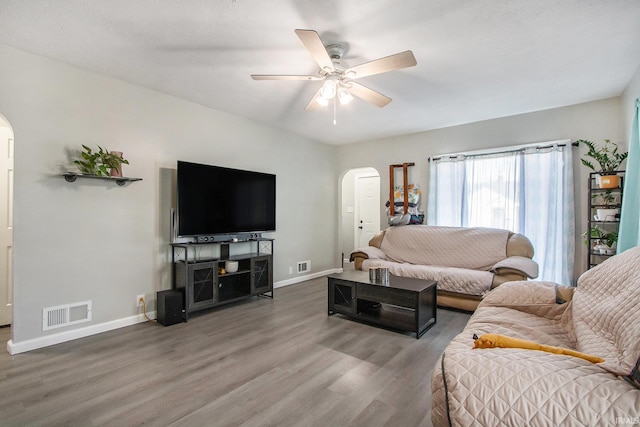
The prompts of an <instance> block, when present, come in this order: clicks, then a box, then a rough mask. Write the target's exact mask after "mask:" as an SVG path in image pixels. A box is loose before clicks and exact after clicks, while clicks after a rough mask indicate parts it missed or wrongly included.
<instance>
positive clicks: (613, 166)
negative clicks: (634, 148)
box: [576, 139, 629, 188]
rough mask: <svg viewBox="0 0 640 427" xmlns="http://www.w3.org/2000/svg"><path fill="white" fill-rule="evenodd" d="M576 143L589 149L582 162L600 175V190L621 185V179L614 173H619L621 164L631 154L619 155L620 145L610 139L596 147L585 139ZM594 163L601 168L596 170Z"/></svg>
mask: <svg viewBox="0 0 640 427" xmlns="http://www.w3.org/2000/svg"><path fill="white" fill-rule="evenodd" d="M576 142H577V143H578V144H584V145H586V146H587V147H588V149H589V150H588V151H587V153H586V154H585V156H586V157H582V158H581V159H580V161H582V164H583V165H585V166H586V167H588V168H589V169H591V170H593V171H594V172H599V173H600V175H599V179H598V185H599V186H600V188H616V187H618V186H619V185H620V177H619V176H618V175H616V174H615V173H613V172H615V171H617V169H618V167H619V166H620V164H621V163H622V162H623V161H624V160H625V159H626V158H627V156H628V155H629V152H628V151H625V152H624V153H619V152H618V144H616V143H615V142H611V140H609V139H605V140H604V144H602V145H600V146H596V144H595V143H593V142H591V141H587V140H585V139H580V140H578V141H576ZM594 163H597V164H598V166H599V167H598V168H596V166H595V164H594Z"/></svg>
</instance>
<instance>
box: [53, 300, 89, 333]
mask: <svg viewBox="0 0 640 427" xmlns="http://www.w3.org/2000/svg"><path fill="white" fill-rule="evenodd" d="M89 321H91V301H83V302H77V303H74V304H65V305H58V306H56V307H47V308H43V309H42V330H43V331H46V330H49V329H56V328H61V327H63V326H70V325H75V324H76V323H84V322H89Z"/></svg>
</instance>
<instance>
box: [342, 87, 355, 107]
mask: <svg viewBox="0 0 640 427" xmlns="http://www.w3.org/2000/svg"><path fill="white" fill-rule="evenodd" d="M338 100H339V101H340V105H347V104H348V103H350V102H351V101H353V95H351V92H349V89H347V88H346V87H343V86H340V87H339V88H338Z"/></svg>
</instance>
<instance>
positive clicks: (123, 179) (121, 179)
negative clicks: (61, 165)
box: [62, 172, 142, 187]
mask: <svg viewBox="0 0 640 427" xmlns="http://www.w3.org/2000/svg"><path fill="white" fill-rule="evenodd" d="M62 176H63V177H64V180H65V181H67V182H75V181H76V179H78V178H90V179H101V180H103V181H115V183H116V184H117V185H119V186H120V187H122V186H123V185H125V184H126V183H127V182H134V181H142V178H130V177H127V176H98V175H87V174H84V173H76V172H65V173H63V174H62Z"/></svg>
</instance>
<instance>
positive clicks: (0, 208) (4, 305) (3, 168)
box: [0, 123, 13, 325]
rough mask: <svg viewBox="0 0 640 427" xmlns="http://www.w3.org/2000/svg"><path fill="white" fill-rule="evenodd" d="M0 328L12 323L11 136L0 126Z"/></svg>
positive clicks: (9, 129) (7, 129)
mask: <svg viewBox="0 0 640 427" xmlns="http://www.w3.org/2000/svg"><path fill="white" fill-rule="evenodd" d="M0 201H1V202H0V325H8V324H10V323H11V321H12V319H11V317H12V307H11V305H12V303H13V296H12V290H13V271H12V266H13V262H12V257H13V133H12V132H11V128H9V127H6V126H3V125H2V124H1V123H0Z"/></svg>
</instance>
